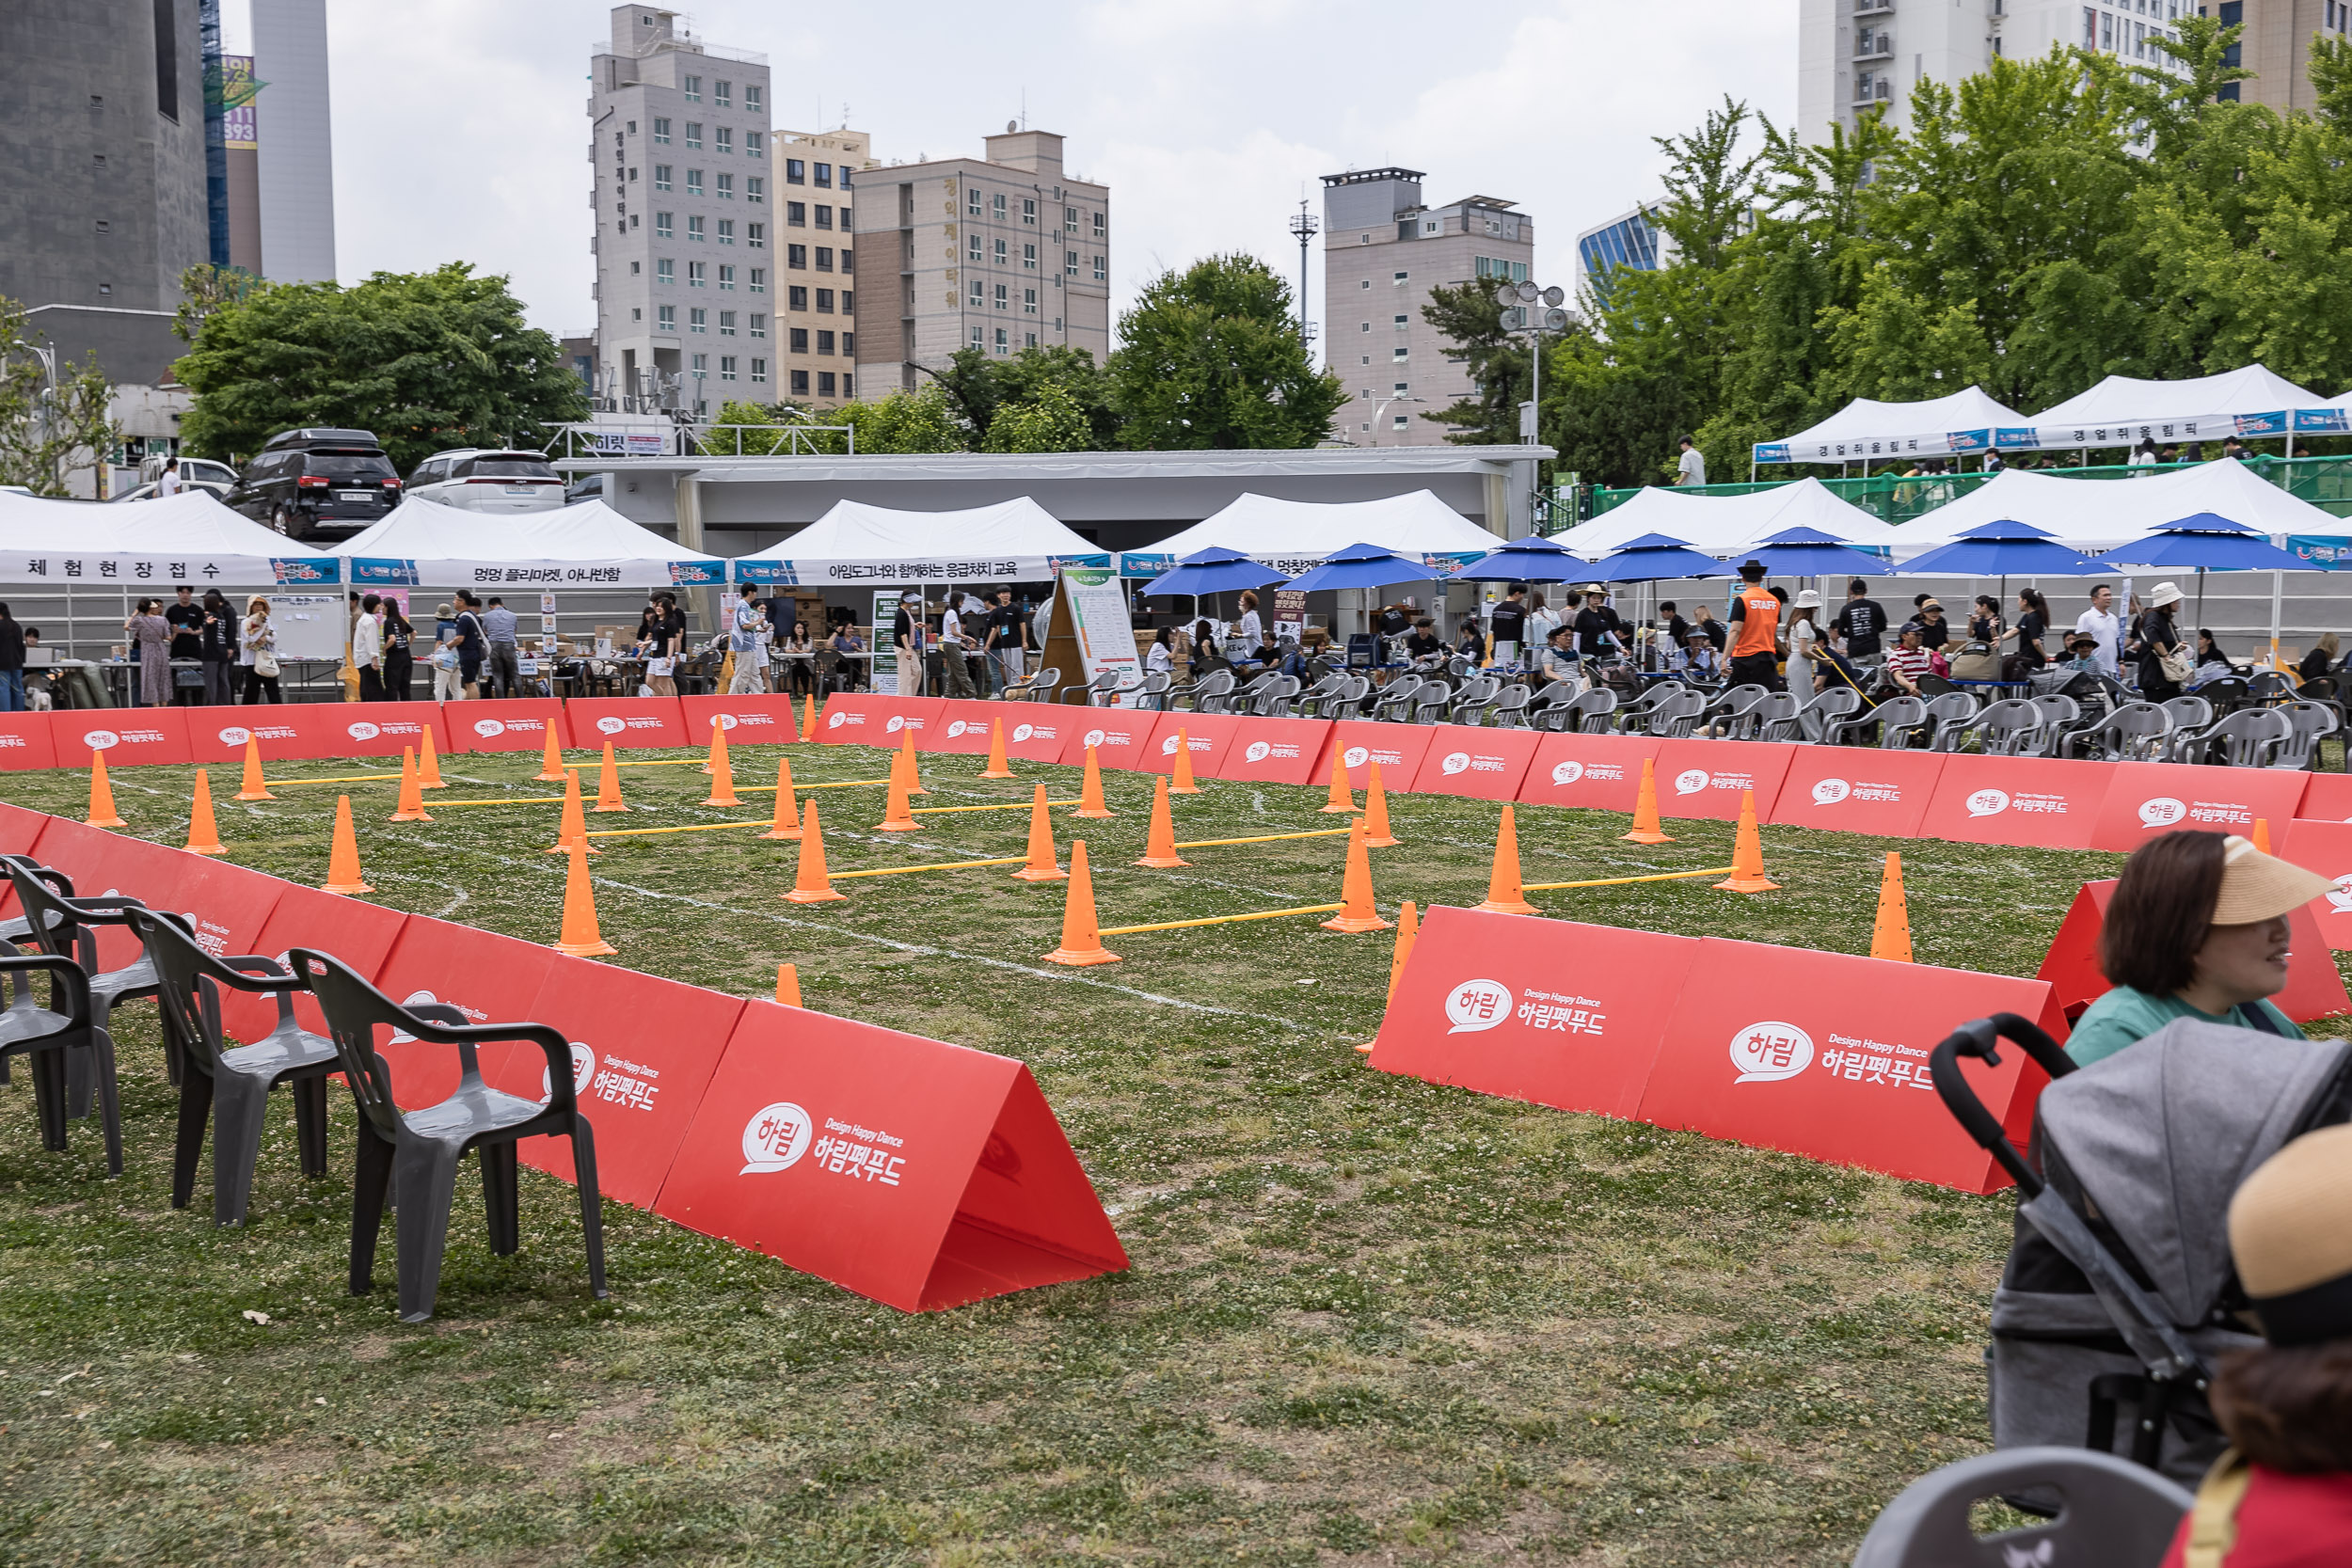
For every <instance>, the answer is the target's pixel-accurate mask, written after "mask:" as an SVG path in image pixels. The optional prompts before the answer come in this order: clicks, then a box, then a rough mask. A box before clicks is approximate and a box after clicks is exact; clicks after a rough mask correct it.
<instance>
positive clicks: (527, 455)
mask: <svg viewBox="0 0 2352 1568" xmlns="http://www.w3.org/2000/svg"><path fill="white" fill-rule="evenodd" d="M408 494H409V495H411V496H416V497H421V498H422V499H425V500H429V501H438V502H439V503H440V504H441V505H443V506H461V507H464V508H465V509H466V510H467V511H469V512H552V511H554V510H555V509H556V508H557V507H559V506H562V505H563V504H564V476H563V475H562V474H559V473H557V472H556V471H555V469H554V467H552V466H550V465H549V464H548V460H547V458H546V457H545V456H544V455H542V454H541V453H538V452H535V451H510V450H507V449H503V448H498V447H469V448H466V449H464V450H462V451H441V452H435V453H434V454H433V455H432V456H431V457H428V458H426V459H425V460H424V461H423V462H421V463H420V464H418V465H417V468H416V471H415V472H414V473H412V474H410V475H409V476H408Z"/></svg>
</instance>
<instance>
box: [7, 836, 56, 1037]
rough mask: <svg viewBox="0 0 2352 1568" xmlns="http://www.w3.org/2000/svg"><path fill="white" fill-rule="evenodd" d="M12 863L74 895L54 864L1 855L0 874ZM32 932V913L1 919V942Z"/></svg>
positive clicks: (25, 937)
mask: <svg viewBox="0 0 2352 1568" xmlns="http://www.w3.org/2000/svg"><path fill="white" fill-rule="evenodd" d="M10 865H22V866H23V867H24V869H25V870H27V871H29V872H31V873H33V874H34V875H35V876H37V877H39V878H40V879H42V880H43V881H45V882H47V883H48V884H49V885H50V886H51V887H52V888H54V889H56V892H57V893H58V894H60V895H63V896H65V897H67V898H71V897H72V896H73V879H72V878H71V877H69V876H67V875H66V874H65V873H64V872H62V871H59V870H57V869H56V868H55V867H54V866H46V865H43V864H41V863H40V862H39V861H37V860H35V859H33V858H32V857H31V856H30V855H0V875H6V874H7V873H6V867H8V866H10ZM32 934H33V920H32V917H31V916H30V915H23V914H20V915H14V916H11V917H10V918H8V919H7V920H0V942H23V941H24V940H25V939H27V938H28V937H30V936H31V935H32ZM7 1082H8V1074H7V1072H6V1071H0V1084H5V1083H7Z"/></svg>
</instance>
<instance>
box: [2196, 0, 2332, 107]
mask: <svg viewBox="0 0 2352 1568" xmlns="http://www.w3.org/2000/svg"><path fill="white" fill-rule="evenodd" d="M2216 12H2217V15H2218V16H2219V17H2220V19H2221V20H2222V21H2223V22H2225V23H2228V22H2242V23H2244V24H2246V31H2245V32H2244V33H2243V34H2241V35H2240V36H2239V38H2238V41H2237V58H2236V60H2235V61H2233V64H2237V65H2242V66H2244V67H2245V68H2246V69H2247V70H2249V71H2252V72H2253V73H2254V76H2253V79H2252V80H2251V81H2247V82H2233V83H2231V84H2230V85H2229V86H2227V87H2223V88H2222V89H2221V96H2222V97H2224V98H2234V99H2241V100H2243V101H2244V102H2246V103H2267V104H2269V105H2270V106H2271V107H2272V108H2274V109H2277V110H2279V111H2280V113H2281V114H2283V113H2285V112H2286V111H2287V110H2289V109H2302V110H2305V111H2307V112H2309V111H2315V110H2317V109H2318V107H2319V94H2318V92H2317V90H2316V89H2315V88H2313V87H2312V44H2313V43H2314V42H2315V41H2317V40H2319V39H2320V38H2323V37H2325V38H2329V39H2342V38H2343V37H2344V35H2345V34H2346V33H2347V32H2352V5H2346V4H2345V3H2344V0H2224V3H2223V4H2221V5H2220V6H2218V7H2217V8H2216Z"/></svg>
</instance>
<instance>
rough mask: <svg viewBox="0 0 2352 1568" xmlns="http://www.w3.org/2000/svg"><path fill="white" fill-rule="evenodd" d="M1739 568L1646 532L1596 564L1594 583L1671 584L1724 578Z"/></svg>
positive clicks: (1680, 542) (1681, 542) (1592, 575)
mask: <svg viewBox="0 0 2352 1568" xmlns="http://www.w3.org/2000/svg"><path fill="white" fill-rule="evenodd" d="M1735 569H1736V568H1734V567H1731V566H1728V565H1725V564H1724V562H1720V561H1718V560H1716V559H1715V558H1714V557H1713V556H1711V555H1702V554H1701V553H1699V552H1698V551H1697V550H1694V549H1692V548H1691V546H1689V545H1687V544H1685V543H1683V541H1681V540H1679V539H1669V538H1667V537H1666V535H1664V534H1662V533H1645V534H1643V535H1641V536H1640V537H1639V538H1636V539H1629V540H1627V541H1626V542H1625V543H1624V544H1623V545H1622V546H1618V547H1617V548H1616V549H1615V550H1613V551H1611V552H1610V553H1609V554H1607V555H1605V556H1602V557H1601V558H1600V559H1599V560H1598V561H1597V562H1593V566H1592V570H1591V572H1590V574H1589V575H1590V577H1591V578H1592V580H1593V581H1595V582H1671V581H1675V580H1677V579H1678V578H1722V577H1729V576H1731V575H1732V573H1733V571H1734V570H1735Z"/></svg>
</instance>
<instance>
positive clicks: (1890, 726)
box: [1822, 693, 1928, 752]
mask: <svg viewBox="0 0 2352 1568" xmlns="http://www.w3.org/2000/svg"><path fill="white" fill-rule="evenodd" d="M1873 724H1876V725H1877V726H1878V727H1879V749H1880V750H1882V751H1887V752H1904V751H1909V750H1911V749H1912V748H1913V743H1914V742H1915V741H1918V740H1920V739H1923V738H1925V736H1926V735H1927V728H1928V705H1927V704H1926V703H1924V702H1922V701H1921V700H1920V699H1918V698H1916V697H1914V696H1911V695H1910V694H1908V693H1905V694H1904V695H1902V696H1900V697H1889V698H1887V699H1886V701H1884V702H1883V703H1881V704H1879V705H1878V706H1876V707H1874V708H1867V709H1865V710H1863V711H1862V712H1860V713H1856V714H1855V715H1853V716H1852V717H1851V718H1850V719H1836V720H1832V721H1830V723H1829V726H1828V728H1827V730H1826V731H1825V733H1824V734H1823V736H1822V738H1823V739H1824V740H1825V741H1826V742H1827V743H1828V744H1830V745H1832V746H1859V745H1862V744H1864V742H1863V741H1862V740H1861V739H1860V738H1859V736H1862V735H1864V734H1865V733H1867V731H1868V730H1869V728H1870V726H1871V725H1873ZM1849 736H1854V737H1856V738H1852V739H1849V738H1848V737H1849Z"/></svg>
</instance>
